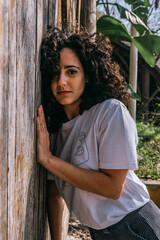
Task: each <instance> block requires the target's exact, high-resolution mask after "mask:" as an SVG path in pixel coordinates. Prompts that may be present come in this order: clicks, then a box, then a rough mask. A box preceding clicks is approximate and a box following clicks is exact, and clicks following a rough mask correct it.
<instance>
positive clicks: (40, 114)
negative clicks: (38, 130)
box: [38, 105, 46, 128]
mask: <svg viewBox="0 0 160 240" xmlns="http://www.w3.org/2000/svg"><path fill="white" fill-rule="evenodd" d="M38 117H39V122H40V125H41V127H42V128H46V121H45V117H44V111H43V107H42V105H40V106H39V107H38Z"/></svg>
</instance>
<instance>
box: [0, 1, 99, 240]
mask: <svg viewBox="0 0 160 240" xmlns="http://www.w3.org/2000/svg"><path fill="white" fill-rule="evenodd" d="M63 2H65V3H66V13H67V15H66V19H65V21H66V22H67V26H68V28H69V29H72V27H76V28H77V27H78V28H79V26H80V17H81V20H82V16H80V15H81V12H83V11H85V12H86V13H85V23H84V25H85V24H87V22H88V20H87V15H88V14H90V15H92V18H91V19H92V20H89V26H93V24H94V23H95V0H94V1H88V0H87V1H86V4H87V5H85V1H84V0H82V2H81V0H66V1H63ZM89 2H90V3H91V5H92V6H90V5H89ZM93 3H94V4H93ZM81 4H82V5H81ZM62 5H63V4H61V1H58V0H36V1H35V0H28V1H27V0H0V240H45V239H47V240H49V239H50V235H49V231H48V225H47V221H46V207H45V206H46V201H45V196H46V194H45V192H46V172H45V170H44V169H43V168H42V167H41V166H39V165H38V164H37V163H36V124H35V119H36V114H37V107H38V105H39V104H40V103H41V73H40V44H41V39H42V36H43V34H44V33H45V32H46V29H47V26H48V25H52V26H53V25H55V26H58V27H59V28H60V29H61V28H62V22H63V20H64V19H62ZM81 8H83V9H82V11H81ZM93 8H94V10H93ZM88 17H89V15H88ZM93 21H94V23H93ZM87 26H88V25H87ZM92 29H93V27H92ZM89 31H90V29H89ZM68 218H69V214H68V212H67V208H66V206H64V222H63V231H62V239H63V240H66V239H67V235H66V234H67V226H68Z"/></svg>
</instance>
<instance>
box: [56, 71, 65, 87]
mask: <svg viewBox="0 0 160 240" xmlns="http://www.w3.org/2000/svg"><path fill="white" fill-rule="evenodd" d="M58 85H59V86H65V85H67V77H66V76H65V74H63V73H60V75H59V78H58Z"/></svg>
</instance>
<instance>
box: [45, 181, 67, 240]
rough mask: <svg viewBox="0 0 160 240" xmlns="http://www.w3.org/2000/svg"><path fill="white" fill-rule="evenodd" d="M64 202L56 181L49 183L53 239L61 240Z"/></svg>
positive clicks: (49, 211)
mask: <svg viewBox="0 0 160 240" xmlns="http://www.w3.org/2000/svg"><path fill="white" fill-rule="evenodd" d="M63 208H64V200H63V199H62V197H61V195H60V193H59V191H58V189H57V187H56V185H55V182H54V181H48V186H47V214H48V221H49V228H50V233H51V239H52V240H54V239H56V240H61V235H62V222H63V218H62V215H63Z"/></svg>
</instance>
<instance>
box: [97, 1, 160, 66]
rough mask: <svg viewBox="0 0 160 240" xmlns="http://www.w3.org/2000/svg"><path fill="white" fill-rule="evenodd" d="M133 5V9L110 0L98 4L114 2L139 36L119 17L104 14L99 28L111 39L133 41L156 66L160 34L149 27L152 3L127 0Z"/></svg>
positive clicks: (159, 49) (98, 22)
mask: <svg viewBox="0 0 160 240" xmlns="http://www.w3.org/2000/svg"><path fill="white" fill-rule="evenodd" d="M125 2H126V3H127V4H129V5H132V9H133V11H129V10H128V9H127V8H125V7H123V6H121V5H120V4H118V3H113V1H112V3H110V2H109V1H97V4H102V3H103V4H104V5H105V4H112V5H113V4H114V5H115V6H116V7H117V9H118V11H119V13H120V16H121V18H122V19H126V20H128V21H129V22H130V23H131V24H132V25H133V26H134V28H135V29H136V30H137V32H138V34H139V36H137V37H134V36H132V35H131V34H130V33H129V32H128V30H127V29H126V27H125V26H124V24H123V23H122V22H121V21H119V20H118V19H116V18H114V17H111V16H107V15H104V16H102V17H100V18H99V19H98V21H97V30H98V31H99V32H101V33H102V34H104V35H105V36H108V37H109V38H110V40H111V41H113V42H116V41H128V42H133V43H134V44H135V46H136V47H137V49H138V51H139V53H140V54H141V56H142V57H143V58H144V60H145V61H146V62H147V63H148V64H149V65H150V66H151V67H154V66H155V63H156V56H157V55H158V54H159V53H160V36H158V35H155V34H154V33H153V32H152V31H151V30H150V29H149V28H148V27H147V14H148V8H149V7H150V3H149V1H148V0H134V1H132V0H125Z"/></svg>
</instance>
